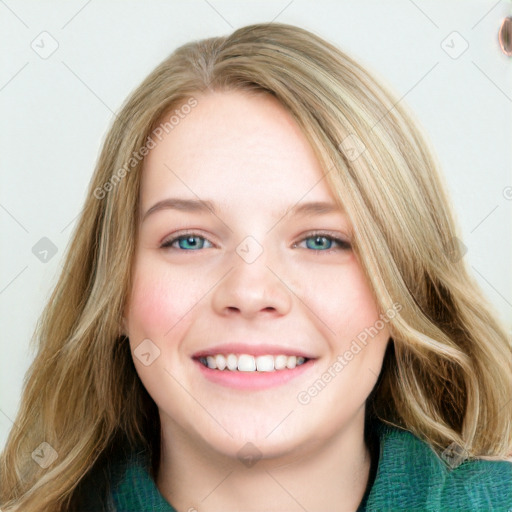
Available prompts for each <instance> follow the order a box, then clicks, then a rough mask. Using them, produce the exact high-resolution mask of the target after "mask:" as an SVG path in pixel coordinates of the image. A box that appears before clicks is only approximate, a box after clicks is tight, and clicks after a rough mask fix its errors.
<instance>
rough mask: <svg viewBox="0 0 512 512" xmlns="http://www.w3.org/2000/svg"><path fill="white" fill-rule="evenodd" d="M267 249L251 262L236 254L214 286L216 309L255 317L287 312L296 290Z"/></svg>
mask: <svg viewBox="0 0 512 512" xmlns="http://www.w3.org/2000/svg"><path fill="white" fill-rule="evenodd" d="M268 260H269V259H268V258H267V257H266V253H265V251H264V252H263V254H261V255H260V256H259V257H258V258H257V259H256V260H255V261H253V262H251V263H249V262H247V261H245V260H244V259H243V258H242V257H240V256H239V255H238V254H234V255H233V267H232V269H231V270H230V271H229V272H228V273H227V275H226V276H225V277H224V278H223V279H222V280H221V281H220V283H219V284H218V285H217V286H216V287H215V288H214V291H213V297H212V306H213V309H214V310H215V311H216V312H217V313H218V314H220V315H223V316H226V315H240V316H242V317H244V318H252V317H255V316H258V315H261V314H273V315H274V316H281V315H286V314H287V313H288V312H289V311H290V309H291V305H292V299H293V297H292V296H293V292H292V291H291V290H290V288H289V287H288V286H287V282H286V278H285V276H283V275H280V274H281V272H279V270H276V268H277V267H278V265H275V262H274V263H273V264H271V263H270V262H269V261H268Z"/></svg>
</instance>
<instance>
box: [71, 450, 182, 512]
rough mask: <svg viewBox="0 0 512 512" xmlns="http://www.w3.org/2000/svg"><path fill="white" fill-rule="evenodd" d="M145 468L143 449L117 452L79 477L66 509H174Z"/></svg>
mask: <svg viewBox="0 0 512 512" xmlns="http://www.w3.org/2000/svg"><path fill="white" fill-rule="evenodd" d="M149 468H150V464H149V455H148V453H147V452H145V451H143V450H135V451H131V452H129V453H125V454H121V453H117V454H116V455H115V456H113V457H111V458H109V459H108V461H106V462H105V463H104V464H101V465H99V466H98V467H95V468H94V469H93V470H92V471H91V472H90V473H89V474H88V475H87V476H86V477H85V478H84V479H83V481H82V482H81V483H80V485H79V486H78V488H77V491H76V493H75V495H74V496H73V499H72V503H71V506H72V508H71V509H70V510H77V511H78V510H79V511H80V512H142V511H144V510H152V511H154V512H176V511H175V509H174V508H172V507H171V505H169V503H168V502H167V501H166V500H165V499H164V498H163V496H162V495H161V494H160V491H159V490H158V487H157V486H156V484H155V482H154V480H153V478H152V477H151V475H150V472H149V471H150V470H149Z"/></svg>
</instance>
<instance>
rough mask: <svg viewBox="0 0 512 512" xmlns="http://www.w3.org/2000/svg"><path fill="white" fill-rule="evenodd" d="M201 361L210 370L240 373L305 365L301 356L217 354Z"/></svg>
mask: <svg viewBox="0 0 512 512" xmlns="http://www.w3.org/2000/svg"><path fill="white" fill-rule="evenodd" d="M200 361H201V362H202V363H203V364H204V365H205V366H208V368H211V369H217V370H231V371H236V370H238V371H240V372H255V371H258V372H273V371H274V370H284V369H285V368H288V369H292V368H295V367H296V366H299V365H301V364H303V363H304V361H305V358H304V357H301V356H286V355H278V356H272V355H266V356H256V357H255V356H251V355H248V354H240V355H236V354H227V355H223V354H217V355H215V356H207V357H201V358H200Z"/></svg>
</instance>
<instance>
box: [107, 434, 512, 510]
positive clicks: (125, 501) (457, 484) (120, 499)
mask: <svg viewBox="0 0 512 512" xmlns="http://www.w3.org/2000/svg"><path fill="white" fill-rule="evenodd" d="M377 431H378V435H379V451H380V456H379V462H378V467H377V473H376V477H375V480H374V482H373V485H372V486H371V489H368V490H367V493H366V494H365V496H364V498H363V500H362V502H361V504H360V506H359V508H358V511H357V512H369V511H375V512H377V511H379V512H383V511H390V512H391V511H393V512H395V511H404V512H405V511H407V512H413V511H432V512H434V511H436V512H438V511H450V512H452V511H479V510H481V511H499V512H511V511H512V463H510V462H507V461H485V460H470V461H465V462H463V463H462V464H461V465H459V466H457V467H456V468H451V467H450V466H449V465H448V464H446V463H445V462H444V461H443V460H442V459H441V458H439V457H438V456H437V455H436V454H435V452H434V451H433V450H432V449H431V448H430V446H429V445H428V444H427V443H425V442H423V441H421V440H420V439H418V438H417V437H415V436H414V435H412V434H411V433H409V432H406V431H403V430H399V429H396V428H392V427H389V426H387V425H383V424H380V425H379V426H378V428H377ZM147 461H148V458H147V454H146V455H145V454H143V453H138V454H134V455H133V457H132V458H131V460H130V461H129V462H128V463H127V465H126V466H121V465H118V466H117V467H116V468H115V478H114V479H113V480H114V481H117V482H118V484H117V485H116V486H115V488H114V489H113V491H112V493H111V496H110V498H111V499H112V501H113V503H114V506H115V510H116V511H117V512H145V511H148V512H149V511H154V512H176V510H175V509H174V508H173V507H172V506H171V505H170V504H169V503H168V502H167V501H166V500H165V499H164V498H163V497H162V495H161V494H160V492H159V490H158V488H157V487H156V485H155V483H154V481H153V480H152V478H151V476H150V474H149V472H148V466H147V464H148V462H147ZM368 491H369V492H368ZM335 511H336V507H333V510H332V512H335ZM238 512H243V511H238ZM325 512H331V511H325Z"/></svg>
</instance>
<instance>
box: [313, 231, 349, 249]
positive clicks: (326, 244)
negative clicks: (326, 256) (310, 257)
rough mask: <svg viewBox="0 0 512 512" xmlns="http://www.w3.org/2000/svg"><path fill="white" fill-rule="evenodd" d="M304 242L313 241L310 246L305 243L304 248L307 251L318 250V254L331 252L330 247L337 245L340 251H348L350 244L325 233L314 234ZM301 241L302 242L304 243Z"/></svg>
mask: <svg viewBox="0 0 512 512" xmlns="http://www.w3.org/2000/svg"><path fill="white" fill-rule="evenodd" d="M304 240H306V241H307V240H313V243H312V244H308V243H307V242H306V246H307V248H308V249H320V252H330V251H332V250H333V249H332V245H333V244H337V245H338V246H339V248H340V249H345V250H347V249H350V244H349V243H348V242H346V241H345V240H341V239H340V238H336V237H333V236H330V235H328V234H327V233H314V234H312V235H310V236H308V237H306V238H304ZM304 240H303V241H304Z"/></svg>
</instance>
